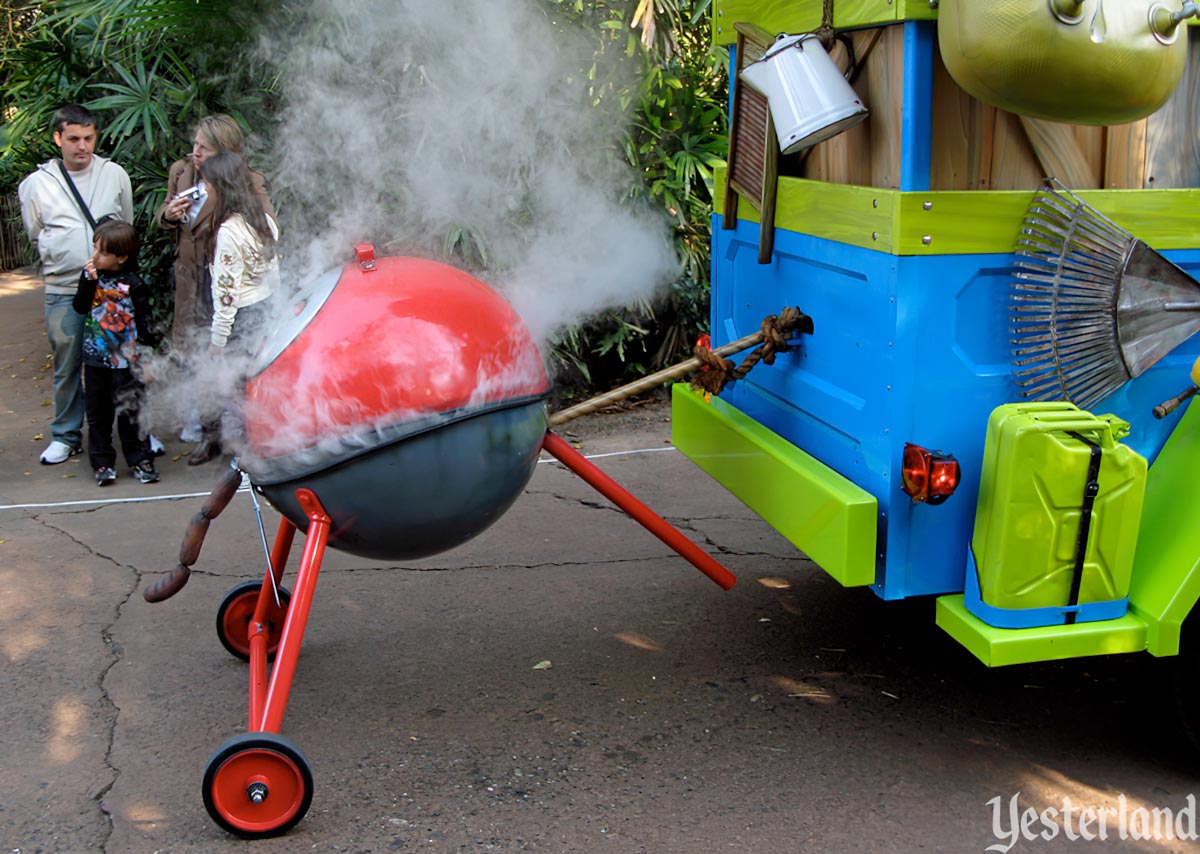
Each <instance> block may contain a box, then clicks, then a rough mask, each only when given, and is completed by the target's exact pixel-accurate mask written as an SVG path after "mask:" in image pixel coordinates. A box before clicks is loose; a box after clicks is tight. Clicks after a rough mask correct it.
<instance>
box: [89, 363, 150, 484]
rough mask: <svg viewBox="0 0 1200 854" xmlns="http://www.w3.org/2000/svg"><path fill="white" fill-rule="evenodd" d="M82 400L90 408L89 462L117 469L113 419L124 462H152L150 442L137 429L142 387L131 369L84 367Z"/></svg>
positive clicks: (139, 429) (95, 465) (96, 466)
mask: <svg viewBox="0 0 1200 854" xmlns="http://www.w3.org/2000/svg"><path fill="white" fill-rule="evenodd" d="M83 398H84V403H85V404H86V406H87V423H88V441H87V450H88V461H89V462H91V464H92V468H94V469H98V468H114V467H115V466H116V463H117V450H116V448H114V447H113V441H112V429H113V419H114V418H116V421H117V435H118V436H120V437H121V451H122V452H123V453H124V454H125V462H127V463H129V465H130V466H131V467H132V466H136V465H137V464H138V463H140V462H142V461H143V460H149V459H153V458H154V456H153V454H151V453H150V439H149V437H148V436H143V435H142V433H141V428H139V426H138V410H139V409H140V407H141V399H142V384H141V382H140V381H139V380H138V379H137V377H135V376H134V375H133V371H132V370H131V369H129V368H98V367H96V366H94V365H84V366H83Z"/></svg>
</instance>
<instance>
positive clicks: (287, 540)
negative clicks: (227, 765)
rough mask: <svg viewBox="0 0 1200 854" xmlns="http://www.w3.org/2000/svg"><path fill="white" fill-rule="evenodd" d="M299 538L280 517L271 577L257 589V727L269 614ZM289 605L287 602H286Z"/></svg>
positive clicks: (253, 686) (253, 714)
mask: <svg viewBox="0 0 1200 854" xmlns="http://www.w3.org/2000/svg"><path fill="white" fill-rule="evenodd" d="M295 538H296V526H295V525H293V524H292V523H291V522H290V521H288V519H287V518H286V517H285V518H282V519H280V520H279V530H278V531H277V532H276V533H275V545H274V546H272V547H271V570H270V571H271V575H272V576H274V579H275V583H274V584H272V583H271V579H270V578H268V577H267V576H265V575H264V576H263V583H262V587H261V588H259V591H258V604H257V605H255V607H254V616H253V617H251V618H250V626H249V637H248V642H249V645H250V727H251V729H253V728H254V725H255V723H256V722H257V721H260V720H262V714H263V709H264V708H265V706H266V702H267V642H268V638H267V629H266V626H267V615H268V613H269V612H270V610H271V609H272V608H273V607H275V591H276V590H277V589H278V588H279V585H280V584H281V583H282V581H283V568H284V567H285V566H286V565H287V559H288V555H289V554H291V551H292V541H293V540H295ZM283 604H284V606H285V607H286V605H287V603H286V602H284V603H283Z"/></svg>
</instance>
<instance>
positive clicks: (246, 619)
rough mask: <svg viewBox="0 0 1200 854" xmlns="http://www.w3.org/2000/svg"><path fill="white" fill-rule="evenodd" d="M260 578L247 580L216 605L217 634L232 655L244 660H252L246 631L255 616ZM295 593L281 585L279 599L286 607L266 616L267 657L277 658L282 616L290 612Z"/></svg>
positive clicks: (281, 630) (268, 658)
mask: <svg viewBox="0 0 1200 854" xmlns="http://www.w3.org/2000/svg"><path fill="white" fill-rule="evenodd" d="M261 587H262V582H261V581H244V582H242V583H241V584H239V585H237V586H236V587H234V588H233V589H232V590H230V591H229V592H228V593H226V594H225V598H224V599H222V600H221V605H220V607H218V608H217V637H218V638H220V640H221V645H222V646H223V647H225V649H227V650H229V654H230V655H232V656H233V657H234V658H240V659H241V660H242V661H249V660H250V647H249V645H248V643H247V641H246V630H247V629H248V628H249V626H250V618H251V617H252V616H254V606H255V604H256V603H257V601H258V591H259V589H260V588H261ZM291 599H292V594H291V593H290V592H289V591H288V589H287V588H286V587H280V588H279V602H280V604H281V605H282V606H283V607H282V609H281V610H279V611H277V613H275V614H273V615H272V614H268V616H267V660H268V661H269V660H271V659H272V658H274V657H275V651H276V650H277V649H278V648H279V640H280V636H281V635H282V634H283V618H284V616H285V615H286V614H287V608H288V603H289V602H291Z"/></svg>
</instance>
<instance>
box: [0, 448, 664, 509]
mask: <svg viewBox="0 0 1200 854" xmlns="http://www.w3.org/2000/svg"><path fill="white" fill-rule="evenodd" d="M674 450H676V448H674V447H671V448H635V449H633V450H629V451H611V452H609V453H607V454H584V457H585V458H586V459H589V460H600V459H604V458H605V457H624V456H632V455H634V454H657V453H660V452H662V451H674ZM556 462H558V460H556V459H554V458H553V457H548V458H546V459H540V460H538V465H541V464H542V463H556ZM249 491H250V490H249V488H248V487H245V486H242V487H239V488H238V492H249ZM210 494H211V493H208V492H184V493H179V494H176V495H148V496H145V497H144V498H112V499H103V498H97V499H94V500H92V501H55V502H49V503H46V504H0V510H46V509H53V508H57V507H92V506H95V505H97V504H139V503H142V502H145V501H178V500H179V499H180V498H207V497H208V496H209V495H210Z"/></svg>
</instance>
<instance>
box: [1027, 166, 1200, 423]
mask: <svg viewBox="0 0 1200 854" xmlns="http://www.w3.org/2000/svg"><path fill="white" fill-rule="evenodd" d="M1017 247H1018V248H1017V250H1016V256H1017V260H1016V265H1015V266H1016V269H1015V271H1014V273H1013V282H1012V302H1011V315H1010V320H1011V324H1012V329H1011V331H1012V339H1011V342H1010V343H1011V356H1012V364H1013V377H1014V380H1015V382H1016V385H1017V388H1018V390H1019V392H1020V394H1021V396H1022V397H1027V398H1032V399H1034V400H1067V401H1070V402H1071V403H1074V404H1075V405H1076V406H1078V407H1080V408H1081V409H1088V408H1090V407H1091V406H1092V405H1093V404H1094V403H1096V402H1097V401H1099V400H1102V399H1103V398H1105V397H1107V396H1108V395H1110V394H1112V393H1113V392H1114V391H1116V390H1117V389H1118V388H1120V387H1121V386H1122V385H1124V384H1125V383H1126V382H1128V381H1129V380H1131V379H1133V378H1134V377H1137V376H1140V375H1141V374H1143V373H1145V371H1146V370H1147V369H1149V368H1150V366H1151V365H1153V364H1154V363H1155V362H1157V361H1158V360H1159V359H1161V358H1162V357H1163V356H1165V355H1167V354H1168V353H1169V352H1171V351H1172V350H1173V349H1175V347H1177V346H1178V345H1179V344H1181V343H1183V342H1184V341H1185V340H1187V339H1188V338H1189V337H1190V336H1191V335H1192V334H1193V333H1194V332H1196V331H1197V330H1200V282H1197V281H1196V279H1194V278H1192V277H1191V276H1189V275H1188V274H1187V273H1185V272H1184V271H1183V270H1181V269H1180V268H1179V267H1177V266H1176V265H1175V264H1173V263H1171V262H1170V261H1168V260H1167V259H1166V258H1164V257H1163V256H1162V255H1160V254H1159V253H1158V252H1156V251H1155V250H1153V249H1151V248H1150V247H1149V246H1147V245H1146V244H1145V243H1144V242H1142V241H1141V240H1139V239H1138V238H1136V237H1134V236H1133V235H1132V234H1130V233H1129V232H1127V231H1125V230H1124V229H1123V228H1121V227H1120V226H1118V225H1117V224H1116V223H1114V222H1113V221H1112V220H1110V219H1109V218H1108V217H1106V216H1104V214H1102V213H1100V212H1099V211H1097V210H1096V209H1095V208H1092V207H1090V206H1089V205H1087V204H1086V203H1085V202H1084V201H1083V200H1082V199H1080V198H1079V197H1078V196H1076V195H1075V194H1073V193H1072V192H1070V190H1068V189H1067V188H1066V187H1065V186H1063V185H1062V184H1061V183H1059V182H1058V181H1055V180H1053V179H1050V180H1048V181H1047V182H1046V184H1045V185H1043V186H1042V188H1041V189H1039V190H1038V192H1037V193H1036V194H1035V195H1034V197H1033V202H1032V204H1031V205H1030V207H1029V210H1028V212H1027V213H1026V214H1025V222H1024V226H1023V227H1022V229H1021V237H1020V239H1019V240H1018V241H1017Z"/></svg>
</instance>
